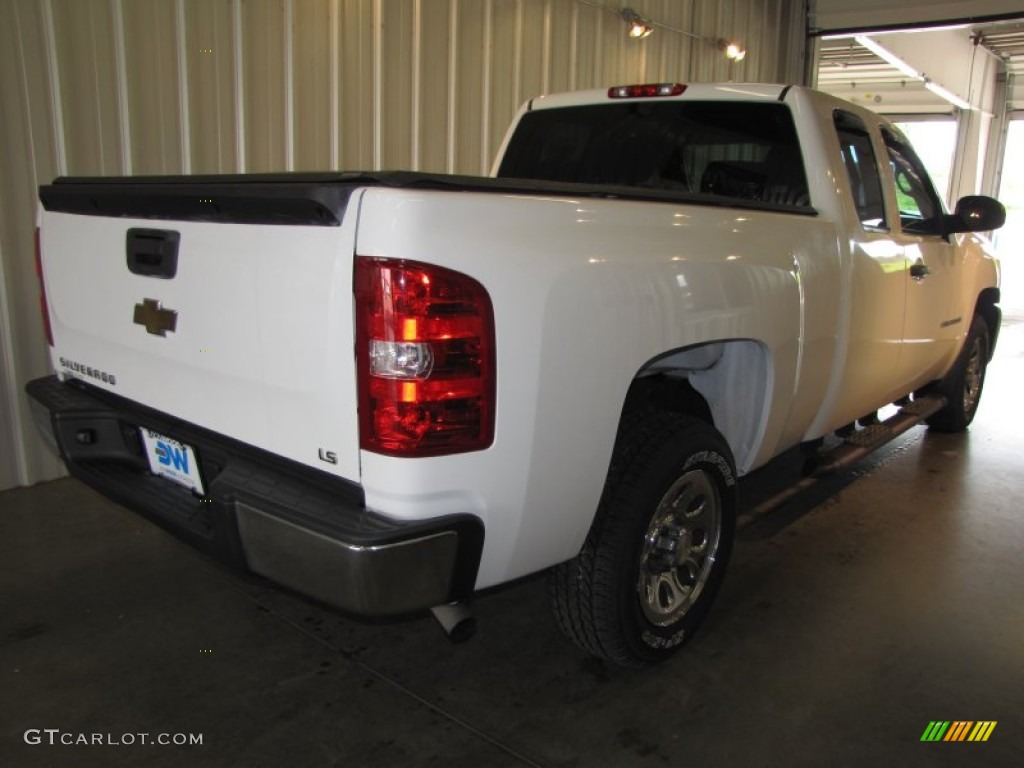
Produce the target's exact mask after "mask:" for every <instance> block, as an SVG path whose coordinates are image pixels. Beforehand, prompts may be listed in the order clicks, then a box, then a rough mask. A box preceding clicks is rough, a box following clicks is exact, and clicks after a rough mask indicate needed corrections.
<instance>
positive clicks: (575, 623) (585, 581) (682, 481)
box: [549, 412, 736, 666]
mask: <svg viewBox="0 0 1024 768" xmlns="http://www.w3.org/2000/svg"><path fill="white" fill-rule="evenodd" d="M735 478H736V472H735V467H734V463H733V459H732V454H731V452H730V451H729V447H728V445H727V444H726V443H725V440H724V439H723V438H722V436H721V435H720V434H719V433H718V432H717V431H716V430H715V429H714V428H713V427H711V426H710V425H708V424H706V423H705V422H702V421H699V420H697V419H694V418H691V417H688V416H683V415H679V414H671V413H660V412H659V413H656V414H650V415H646V416H645V417H644V418H643V419H642V420H641V421H640V422H639V423H638V424H637V425H636V426H634V427H633V428H632V429H630V430H629V431H628V432H627V433H626V434H624V435H623V436H622V437H621V438H620V441H619V444H618V446H617V448H616V454H615V458H614V459H613V463H612V467H611V470H610V471H609V476H608V480H607V482H606V484H605V490H604V494H603V496H602V499H601V503H600V505H599V508H598V513H597V516H596V517H595V520H594V523H593V525H592V527H591V530H590V533H589V534H588V536H587V539H586V542H585V543H584V545H583V549H582V551H581V552H580V554H579V555H578V556H577V557H576V558H574V559H573V560H570V561H569V562H567V563H563V564H562V565H560V566H557V567H556V568H555V569H553V571H552V573H551V576H550V581H549V594H550V597H551V603H552V607H553V609H554V613H555V617H556V619H557V621H558V624H559V626H560V627H561V629H562V631H563V632H564V633H565V634H566V635H567V636H568V637H569V639H570V640H572V641H573V642H575V643H576V644H577V645H579V646H580V647H581V648H583V649H584V650H586V651H588V652H590V653H593V654H595V655H597V656H600V657H603V658H605V659H607V660H609V661H612V662H614V663H617V664H623V665H627V666H641V665H644V664H648V663H651V662H655V661H659V660H661V659H663V658H665V657H667V656H669V655H671V654H672V653H673V652H674V651H675V650H676V649H677V648H678V647H679V646H680V645H682V644H683V642H685V641H686V640H687V639H689V637H690V635H691V634H692V633H693V631H694V630H695V629H696V628H697V626H698V624H699V623H700V622H701V620H702V619H703V618H704V616H705V614H706V613H707V611H708V609H709V608H710V606H711V603H712V601H713V600H714V598H715V594H716V593H717V591H718V587H719V585H720V584H721V581H722V578H723V576H724V574H725V568H726V563H727V561H728V559H729V552H730V550H731V546H732V537H733V531H734V529H735V518H736V480H735Z"/></svg>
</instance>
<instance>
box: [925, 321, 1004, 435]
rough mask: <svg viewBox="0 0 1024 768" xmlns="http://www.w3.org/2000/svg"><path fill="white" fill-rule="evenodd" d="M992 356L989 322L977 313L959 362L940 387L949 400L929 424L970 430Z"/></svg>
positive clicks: (950, 429)
mask: <svg viewBox="0 0 1024 768" xmlns="http://www.w3.org/2000/svg"><path fill="white" fill-rule="evenodd" d="M988 356H989V335H988V324H987V323H986V322H985V320H984V318H982V317H981V315H975V316H974V320H972V321H971V329H970V330H969V331H968V332H967V338H966V339H965V340H964V348H963V350H961V352H960V356H959V357H958V358H957V361H956V364H955V365H954V366H953V369H952V370H951V371H950V372H949V374H948V375H947V376H946V378H945V379H944V380H943V381H942V383H941V384H940V385H939V387H938V391H939V392H941V393H942V394H944V395H945V396H946V397H947V398H949V402H948V403H947V404H946V407H945V408H943V409H942V410H941V411H938V412H937V413H935V414H934V415H933V416H930V417H929V418H928V426H930V427H931V428H932V429H934V430H936V431H938V432H963V431H964V430H965V429H967V426H968V425H969V424H970V423H971V422H972V421H973V420H974V414H975V413H977V412H978V403H979V402H980V401H981V391H982V389H983V388H984V386H985V371H986V370H987V368H988Z"/></svg>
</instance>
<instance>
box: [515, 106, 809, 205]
mask: <svg viewBox="0 0 1024 768" xmlns="http://www.w3.org/2000/svg"><path fill="white" fill-rule="evenodd" d="M498 176H499V177H501V178H518V179H539V180H543V181H552V182H568V183H577V184H594V185H614V186H626V187H636V188H639V189H657V190H667V191H677V192H681V193H686V194H690V195H706V196H709V197H714V198H732V199H738V200H743V201H750V202H761V203H769V204H773V205H780V206H790V207H793V208H800V209H807V208H809V206H810V198H809V195H808V188H807V178H806V174H805V171H804V164H803V158H802V156H801V153H800V145H799V142H798V140H797V134H796V126H795V125H794V123H793V116H792V114H791V112H790V110H789V108H788V107H787V106H786V105H784V104H779V103H748V102H729V101H672V102H651V101H646V100H645V101H633V102H621V103H612V104H599V105H585V106H578V107H561V108H557V109H539V110H535V111H533V112H528V113H527V114H525V115H524V116H523V117H522V119H521V120H520V122H519V124H518V126H517V127H516V131H515V133H514V134H513V136H512V138H511V140H510V142H509V144H508V147H507V149H506V151H505V155H504V157H503V158H502V162H501V166H500V168H499V170H498Z"/></svg>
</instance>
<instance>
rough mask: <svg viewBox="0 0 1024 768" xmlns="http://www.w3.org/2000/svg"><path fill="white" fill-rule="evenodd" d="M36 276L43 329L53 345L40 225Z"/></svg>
mask: <svg viewBox="0 0 1024 768" xmlns="http://www.w3.org/2000/svg"><path fill="white" fill-rule="evenodd" d="M36 276H37V277H38V278H39V310H40V311H41V312H42V313H43V331H44V332H45V333H46V343H47V344H49V345H50V346H51V347H52V346H53V327H52V326H51V325H50V307H49V305H48V304H47V303H46V281H45V280H44V279H43V250H42V248H41V247H40V245H39V227H36Z"/></svg>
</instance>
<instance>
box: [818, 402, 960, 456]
mask: <svg viewBox="0 0 1024 768" xmlns="http://www.w3.org/2000/svg"><path fill="white" fill-rule="evenodd" d="M946 402H947V400H946V398H945V397H943V396H941V395H931V396H928V397H919V398H916V399H915V400H914V401H913V402H912V403H909V404H907V405H905V406H903V407H902V408H900V409H899V411H897V412H896V413H895V414H894V415H893V416H890V417H889V418H888V419H886V420H885V421H882V422H879V423H878V424H872V425H871V426H870V427H864V428H863V429H858V430H857V431H856V432H854V433H853V434H852V435H850V436H849V437H847V438H845V439H844V440H843V442H842V444H841V445H839V446H837V447H835V448H833V449H832V450H830V451H827V452H826V453H823V454H821V455H820V456H815V457H814V459H812V465H811V474H814V475H817V476H820V475H827V474H831V473H832V472H836V471H838V470H840V469H844V468H846V467H848V466H850V465H851V464H854V463H855V462H857V461H860V460H861V459H863V458H864V457H865V456H867V455H868V454H869V453H871V452H872V451H874V450H877V449H878V448H880V447H881V446H883V445H885V444H886V443H888V442H889V441H891V440H894V439H895V438H897V437H899V436H900V435H902V434H903V433H904V432H906V431H907V430H908V429H910V428H911V427H913V426H916V425H918V424H920V423H921V422H922V421H924V420H925V419H927V418H928V417H929V416H931V415H933V414H935V413H938V412H939V411H941V410H942V409H943V408H944V407H945V405H946Z"/></svg>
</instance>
